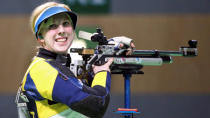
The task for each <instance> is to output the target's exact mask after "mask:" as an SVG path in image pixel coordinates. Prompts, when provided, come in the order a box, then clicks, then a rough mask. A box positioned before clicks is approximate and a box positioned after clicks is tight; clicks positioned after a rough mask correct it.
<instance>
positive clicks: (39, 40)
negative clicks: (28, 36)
mask: <svg viewBox="0 0 210 118" xmlns="http://www.w3.org/2000/svg"><path fill="white" fill-rule="evenodd" d="M37 41H38V43H39V44H40V45H41V46H42V47H44V45H45V41H44V39H40V38H38V39H37Z"/></svg>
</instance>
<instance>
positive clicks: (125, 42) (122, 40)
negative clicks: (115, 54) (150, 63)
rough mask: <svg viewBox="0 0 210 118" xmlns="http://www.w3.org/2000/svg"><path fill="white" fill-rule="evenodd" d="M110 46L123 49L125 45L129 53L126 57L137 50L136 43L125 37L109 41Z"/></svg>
mask: <svg viewBox="0 0 210 118" xmlns="http://www.w3.org/2000/svg"><path fill="white" fill-rule="evenodd" d="M108 41H109V44H114V45H115V48H119V49H120V48H123V47H125V45H126V46H127V47H128V48H127V49H128V52H127V53H126V55H130V54H131V53H132V50H133V48H135V45H134V42H133V41H132V39H131V38H128V37H125V36H119V37H113V38H111V39H109V40H108Z"/></svg>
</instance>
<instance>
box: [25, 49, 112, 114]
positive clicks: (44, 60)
mask: <svg viewBox="0 0 210 118" xmlns="http://www.w3.org/2000/svg"><path fill="white" fill-rule="evenodd" d="M65 60H66V58H63V56H62V55H57V54H55V53H52V52H49V51H47V50H45V49H43V48H40V50H39V53H38V55H37V56H36V57H35V58H34V59H33V62H32V63H31V65H30V66H29V68H28V70H27V72H26V74H25V76H24V79H23V83H22V86H21V88H22V91H23V92H24V93H25V94H26V96H27V97H28V99H29V103H28V108H29V111H30V115H31V116H32V117H34V118H87V117H91V118H100V117H103V115H104V113H105V111H106V109H107V106H108V103H109V92H110V84H111V77H110V73H109V72H106V71H104V72H99V73H97V74H96V75H95V76H94V78H93V81H92V84H91V86H87V85H85V84H83V83H82V82H81V81H80V80H79V79H77V78H76V77H75V76H74V74H73V73H72V72H71V71H70V70H69V68H68V67H66V65H65V63H66V61H65Z"/></svg>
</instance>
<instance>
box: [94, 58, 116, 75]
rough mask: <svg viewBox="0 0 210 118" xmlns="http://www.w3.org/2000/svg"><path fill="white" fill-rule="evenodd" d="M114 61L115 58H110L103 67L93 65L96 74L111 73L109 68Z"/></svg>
mask: <svg viewBox="0 0 210 118" xmlns="http://www.w3.org/2000/svg"><path fill="white" fill-rule="evenodd" d="M113 60H114V58H110V59H109V60H108V61H107V62H106V63H105V64H104V65H101V66H96V65H92V68H93V72H94V74H96V73H98V72H100V71H109V72H110V69H109V67H110V65H111V64H112V62H113Z"/></svg>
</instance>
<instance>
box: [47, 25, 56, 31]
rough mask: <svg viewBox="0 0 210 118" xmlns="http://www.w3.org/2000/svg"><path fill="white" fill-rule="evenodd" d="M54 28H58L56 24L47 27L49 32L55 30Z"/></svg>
mask: <svg viewBox="0 0 210 118" xmlns="http://www.w3.org/2000/svg"><path fill="white" fill-rule="evenodd" d="M56 28H58V25H56V24H52V25H50V26H49V27H48V29H49V30H53V29H56Z"/></svg>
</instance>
